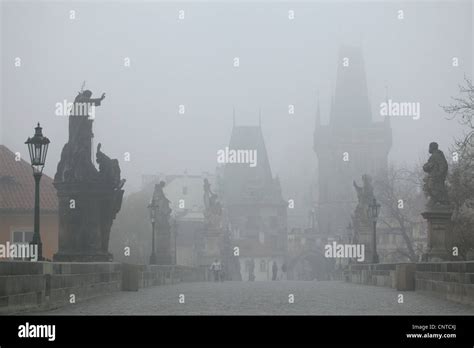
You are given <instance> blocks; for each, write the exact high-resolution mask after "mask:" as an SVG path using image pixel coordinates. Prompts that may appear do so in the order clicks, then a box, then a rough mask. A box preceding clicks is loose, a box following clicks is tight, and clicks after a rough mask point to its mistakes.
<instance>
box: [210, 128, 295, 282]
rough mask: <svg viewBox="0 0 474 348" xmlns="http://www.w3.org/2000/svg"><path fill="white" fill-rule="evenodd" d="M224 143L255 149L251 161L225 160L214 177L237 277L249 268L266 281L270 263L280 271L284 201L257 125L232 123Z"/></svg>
mask: <svg viewBox="0 0 474 348" xmlns="http://www.w3.org/2000/svg"><path fill="white" fill-rule="evenodd" d="M228 148H229V149H231V150H250V151H254V150H255V151H256V153H257V165H256V166H251V165H249V164H248V163H226V164H225V165H224V166H223V167H222V168H221V170H220V172H221V178H218V182H219V192H220V193H221V194H222V201H223V205H224V211H225V217H226V219H227V222H228V224H229V228H230V230H231V234H232V241H233V245H234V246H236V247H238V248H239V262H240V270H241V276H242V280H245V281H246V280H249V277H250V278H251V277H252V275H251V273H252V269H253V273H254V277H255V278H254V280H271V278H272V266H273V262H276V264H277V267H278V272H279V274H281V269H282V265H283V263H284V260H285V257H286V253H287V231H286V229H287V211H286V209H287V202H286V201H285V200H283V197H282V194H281V187H280V182H279V180H278V178H274V177H273V176H272V172H271V168H270V162H269V160H268V155H267V150H266V148H265V141H264V138H263V134H262V129H261V126H260V125H259V126H235V125H234V127H233V128H232V135H231V138H230V143H229V147H228ZM219 179H220V180H219Z"/></svg>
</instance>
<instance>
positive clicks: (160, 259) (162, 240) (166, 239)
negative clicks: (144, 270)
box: [155, 225, 174, 265]
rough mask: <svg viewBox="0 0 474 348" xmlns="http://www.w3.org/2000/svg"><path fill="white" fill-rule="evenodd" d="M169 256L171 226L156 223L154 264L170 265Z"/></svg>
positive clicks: (171, 260)
mask: <svg viewBox="0 0 474 348" xmlns="http://www.w3.org/2000/svg"><path fill="white" fill-rule="evenodd" d="M173 263H174V260H173V258H172V257H171V227H170V226H160V225H158V227H157V231H156V261H155V265H172V264H173Z"/></svg>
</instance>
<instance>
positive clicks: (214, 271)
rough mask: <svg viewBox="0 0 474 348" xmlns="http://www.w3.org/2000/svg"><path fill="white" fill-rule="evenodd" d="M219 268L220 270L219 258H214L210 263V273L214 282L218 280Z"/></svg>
mask: <svg viewBox="0 0 474 348" xmlns="http://www.w3.org/2000/svg"><path fill="white" fill-rule="evenodd" d="M220 270H221V264H220V262H219V260H217V259H215V260H214V262H213V263H212V265H211V271H212V275H213V277H214V281H215V282H218V281H219V276H220Z"/></svg>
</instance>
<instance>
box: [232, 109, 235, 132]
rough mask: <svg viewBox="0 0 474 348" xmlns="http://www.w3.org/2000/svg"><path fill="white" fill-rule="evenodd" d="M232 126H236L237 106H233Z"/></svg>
mask: <svg viewBox="0 0 474 348" xmlns="http://www.w3.org/2000/svg"><path fill="white" fill-rule="evenodd" d="M232 128H235V106H232Z"/></svg>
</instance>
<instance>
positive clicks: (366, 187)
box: [353, 174, 374, 206]
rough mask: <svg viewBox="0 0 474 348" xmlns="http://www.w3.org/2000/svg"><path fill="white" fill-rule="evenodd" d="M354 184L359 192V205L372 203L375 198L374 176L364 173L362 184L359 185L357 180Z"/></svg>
mask: <svg viewBox="0 0 474 348" xmlns="http://www.w3.org/2000/svg"><path fill="white" fill-rule="evenodd" d="M353 185H354V188H355V190H356V192H357V199H358V201H359V203H358V204H359V205H362V206H368V205H369V204H370V203H372V201H373V199H374V187H373V186H372V178H371V177H370V176H369V175H367V174H364V175H362V186H358V185H357V183H356V182H355V180H354V182H353Z"/></svg>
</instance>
